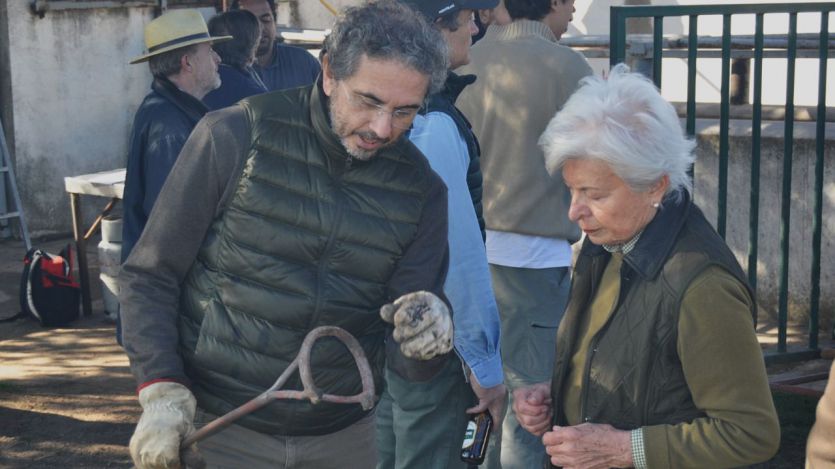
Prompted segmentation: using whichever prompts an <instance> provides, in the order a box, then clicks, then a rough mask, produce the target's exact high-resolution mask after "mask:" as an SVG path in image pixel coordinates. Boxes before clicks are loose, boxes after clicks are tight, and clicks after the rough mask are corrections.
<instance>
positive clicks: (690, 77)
mask: <svg viewBox="0 0 835 469" xmlns="http://www.w3.org/2000/svg"><path fill="white" fill-rule="evenodd" d="M833 10H835V3H801V2H798V3H781V4H748V5H743V4H726V5H692V6H622V7H611V17H610V21H611V22H610V38H611V42H610V55H609V60H610V64H611V65H615V64H618V63H621V62H623V61H624V59H625V58H626V47H627V37H626V20H627V18H652V19H653V21H652V23H653V34H652V45H651V51H652V66H651V69H652V71H651V78H652V79H653V81H654V82H655V84H656V86H658V87H659V89H660V88H661V76H662V75H661V74H662V57H663V52H664V46H665V45H668V43H669V41H666V44H665V38H664V26H663V20H664V18H665V17H687V18H688V20H689V28H688V32H687V35H686V36H687V102H686V109H687V115H686V124H685V128H686V131H687V133H688V134H689V135H691V136H693V135H695V131H696V65H697V53H698V51H699V47H700V45H699V36H698V19H699V16H704V15H721V16H722V36H721V42H720V43H719V44H718V46H719V47H721V63H722V67H721V90H720V93H721V97H720V105H719V126H720V127H719V129H720V130H719V169H718V179H719V180H718V197H717V202H718V207H717V224H716V226H717V231H718V232H719V234H720V235H721V236H722V237H723V238H724V237H725V234H726V229H727V201H728V153H729V147H730V142H729V120H730V86H731V84H730V75H731V63H730V59H731V45H732V42H734V41H735V40H736V42H737V43H738V42H739V38H736V39H735V37H734V36H733V35H732V34H731V24H732V21H731V20H732V17H733V15H741V14H748V15H751V14H753V15H755V18H756V23H755V33H754V36H753V38H751V37H750V36H747V37H745V38H744V39H745V40H746V41H748V44H749V47H750V48H751V49H753V60H754V78H753V116H752V119H751V120H752V154H751V189H750V201H749V203H750V213H749V241H748V278H749V281H750V283H751V286H752V288H753V289H754V291H756V288H757V268H756V266H757V256H758V245H757V242H758V234H759V225H758V224H759V197H760V187H759V179H760V144H761V129H762V93H763V90H762V78H763V76H762V75H763V73H762V71H763V57H764V52H765V50H766V49H773V48H775V47H776V48H785V51H786V55H785V57H786V59H785V60H786V65H787V73H786V102H785V127H784V128H785V130H784V132H785V133H784V147H783V168H782V196H781V215H780V220H781V221H780V262H779V274H780V280H779V301H778V302H779V305H778V314H777V316H778V318H777V319H778V337H777V352H776V353H775V354H767V355H766V360H767V361H768V362H778V361H788V360H802V359H807V358H812V357H817V356H819V353H820V350H819V346H818V334H819V318H820V311H819V308H820V271H821V233H822V210H823V174H824V143H825V142H824V139H825V122H826V91H827V89H826V72H827V60H828V58H829V53H830V47H831V45H830V44H831V40H832V37H831V35H830V33H829V14H830V12H831V11H833ZM774 13H781V14H788V35H787V36H786V40H785V43H784V44H773V43H770V44H768V48H766V45H765V43H764V42H765V41H764V37H765V35H764V33H763V25H764V18H765V15H767V14H774ZM798 13H819V14H820V31H819V33H818V34H817V41H816V42H817V57H818V62H819V67H818V71H819V73H818V103H817V112H816V119H815V123H816V132H815V133H816V145H815V155H816V159H815V169H814V175H815V177H814V179H815V183H814V189H813V190H814V208H813V223H812V232H813V234H812V263H811V272H810V276H811V293H810V305H809V307H810V309H809V336H808V349H805V350H800V351H793V352H789V351H788V348H787V330H788V280H789V227H790V212H791V211H790V204H791V193H792V192H791V191H792V187H791V186H792V179H791V176H792V156H793V155H792V152H793V141H794V134H793V132H794V115H795V113H794V88H795V60H796V58H797V52H798V32H797V15H798ZM804 39H806V38H804ZM813 40H814V39H813ZM736 45H737V47H735V49H738V44H736ZM805 46H807V47H808V44H805ZM804 55H806V56H809V55H810V54H808V53H807V54H804Z"/></svg>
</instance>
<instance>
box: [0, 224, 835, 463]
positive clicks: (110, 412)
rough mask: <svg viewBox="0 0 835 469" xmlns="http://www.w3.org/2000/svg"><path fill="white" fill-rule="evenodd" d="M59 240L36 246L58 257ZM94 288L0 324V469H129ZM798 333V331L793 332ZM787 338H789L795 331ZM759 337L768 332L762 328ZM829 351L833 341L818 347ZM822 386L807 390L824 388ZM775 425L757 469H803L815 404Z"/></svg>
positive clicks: (2, 282)
mask: <svg viewBox="0 0 835 469" xmlns="http://www.w3.org/2000/svg"><path fill="white" fill-rule="evenodd" d="M67 242H68V240H67V239H63V240H57V241H51V242H46V243H44V242H41V243H38V246H39V247H43V248H45V249H47V250H48V251H50V252H58V251H59V250H60V249H61V247H62V246H63V245H65V244H66V243H67ZM88 251H89V256H88V257H89V260H90V264H91V278H92V279H93V280H96V279H97V276H98V270H97V266H96V254H95V243H91V246H90V248H89V250H88ZM23 255H24V249H23V247H22V245H21V243H19V242H18V243H14V242H9V241H0V319H2V318H4V317H9V316H12V315H14V314H15V313H16V312H17V311H19V306H18V298H17V291H18V287H19V281H20V270H21V268H22V267H21V260H22V258H23ZM99 288H100V287H99V284H98V283H94V284H93V300H94V302H93V310H94V313H93V315H92V316H87V317H82V318H81V319H79V320H78V321H76V322H75V323H73V325H72V327H70V328H66V329H43V328H41V327H40V326H39V325H38V324H37V323H36V322H35V321H34V320H31V319H28V318H24V319H18V320H16V321H14V322H6V323H0V469H6V468H14V469H17V468H27V469H29V468H32V469H40V468H44V469H46V468H49V469H52V468H129V467H131V463H130V457H129V455H128V451H127V443H128V440H129V439H130V435H131V433H132V431H133V427H134V425H135V422H136V420H137V419H138V418H139V414H140V410H141V409H140V408H139V406H138V404H137V403H136V396H135V393H134V386H135V384H134V382H133V378H132V376H131V374H130V371H129V369H128V360H127V358H126V357H125V355H124V353H123V352H122V350H121V348H120V347H119V346H118V345H117V344H116V341H115V338H114V324H113V322H112V321H110V320H108V319H107V318H106V316H105V315H103V314H102V302H101V299H100V296H101V293H100V291H99ZM795 334H796V335H798V336H799V337H801V338H802V337H803V336H804V334H803V331H802V330H800V331H797V332H796V333H795ZM795 334H792V335H795ZM760 340H761V342H762V343H763V344H764V346H767V344H768V343H769V342H774V340H775V338H774V332H773V330H770V329H769V327H768V326H761V327H760ZM822 344H823V346H824V347H829V348H831V347H832V344H831V342H829V343H822ZM829 363H830V362H829V361H827V360H815V361H812V362H806V363H803V364H800V365H794V366H786V365H783V366H779V367H772V368H770V369H769V372H770V374H771V378H772V379H775V378H777V377H778V375H777V373H780V374H781V375H780V376H782V375H787V376H792V375H796V374H811V373H815V372H820V371H825V370H828V366H829ZM823 384H825V382H819V383H816V384H812V385H811V386H812V387H813V388H815V387H816V388H818V389H822V388H823ZM775 402H776V403H777V405H778V411H779V413H780V417H781V422H782V425H783V444H782V446H781V449H780V453H779V454H778V456H777V457H776V458H775V459H774V460H772V461H770V462H769V463H766V464H764V465H761V466H758V467H768V468H786V469H789V468H799V467H803V455H804V443H805V440H806V433H807V432H808V428H809V426H810V425H811V422H812V420H813V418H814V406H815V402H816V401H815V400H814V398H812V399H809V398H804V397H796V396H790V397H785V396H783V397H780V396H777V395H775Z"/></svg>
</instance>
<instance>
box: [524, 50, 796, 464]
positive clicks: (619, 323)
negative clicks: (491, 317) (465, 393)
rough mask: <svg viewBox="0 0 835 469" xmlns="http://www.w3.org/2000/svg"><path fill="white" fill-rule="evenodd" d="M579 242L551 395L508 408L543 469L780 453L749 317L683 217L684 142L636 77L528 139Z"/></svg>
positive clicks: (745, 289) (697, 213) (600, 85)
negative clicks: (538, 450) (562, 197)
mask: <svg viewBox="0 0 835 469" xmlns="http://www.w3.org/2000/svg"><path fill="white" fill-rule="evenodd" d="M540 144H541V146H542V147H543V149H544V151H545V158H546V165H547V167H548V170H549V171H550V172H552V173H556V172H559V171H561V173H562V177H563V179H564V181H565V183H566V185H567V186H568V188H569V190H570V192H571V207H570V209H569V217H570V218H571V219H572V220H573V221H574V222H575V223H577V224H578V225H579V226H580V228H581V229H582V230H583V232H584V233H585V235H586V236H585V240H584V242H583V246H582V249H581V250H580V253H579V256H578V259H577V261H576V264H575V267H574V273H573V280H572V286H571V297H570V300H569V304H568V307H567V309H566V312H565V316H564V317H563V320H562V323H561V324H560V328H559V332H558V336H557V350H556V363H555V365H554V374H553V377H552V380H551V382H550V383H540V384H536V385H534V386H531V387H528V388H525V389H523V390H519V391H517V392H516V393H515V394H514V402H513V406H514V409H515V410H516V413H517V416H519V420H520V422H521V424H522V426H523V427H524V428H525V429H526V430H528V431H529V432H531V433H533V434H535V435H542V439H543V443H544V444H545V446H546V449H547V452H548V455H549V457H550V463H551V464H552V465H555V466H563V467H567V468H590V467H633V466H634V467H650V468H667V467H676V468H678V467H710V468H719V467H737V466H744V465H748V464H754V463H757V462H761V461H764V460H766V459H768V458H770V457H771V456H772V455H773V454H774V453H775V452H776V451H777V448H778V445H779V442H780V428H779V422H778V420H777V413H776V411H775V409H774V404H773V402H772V399H771V394H770V392H769V388H768V381H767V377H766V372H765V365H764V362H763V357H762V352H761V350H760V346H759V344H758V342H757V338H756V335H755V332H754V327H753V320H752V315H753V313H754V312H755V308H756V303H755V301H754V299H753V295H752V292H751V289H750V288H749V286H748V284H747V281H746V277H745V274H744V273H743V271H742V269H741V268H740V266H739V264H738V263H737V261H736V258H735V257H734V255H733V253H732V252H731V251H730V249H729V248H728V247H727V245H726V244H725V243H724V241H723V240H722V239H721V238H720V237H719V236H718V235H717V233H716V231H715V230H714V229H713V227H712V226H711V225H710V224H709V223H708V221H707V220H706V219H705V217H704V215H702V212H701V210H699V208H698V207H697V206H696V205H695V204H694V203H693V201H692V198H691V195H690V192H691V182H690V178H689V176H688V174H687V171H688V169H689V168H690V167H691V165H692V163H693V159H694V157H693V147H694V144H693V142H692V141H689V140H687V139H686V138H685V136H684V134H683V132H682V129H681V126H680V123H679V119H678V117H677V116H676V113H675V110H674V109H673V107H672V106H671V105H670V104H669V103H667V102H666V101H665V100H664V99H663V98H662V97H661V95H660V94H659V93H658V91H657V89H656V88H655V87H654V86H653V85H652V83H651V82H650V81H649V80H647V79H646V78H644V77H642V76H640V75H638V74H633V73H629V69H628V68H627V67H626V66H623V65H619V66H617V67H615V68H614V69H613V70H612V71H611V73H610V75H609V77H608V79H602V78H597V77H590V78H588V79H586V80H585V81H584V83H583V86H581V88H580V89H579V90H578V91H577V92H576V93H575V94H574V95H573V96H572V97H571V99H569V101H568V102H567V103H566V105H565V106H564V108H563V109H562V111H560V112H559V113H558V114H557V115H556V116H555V117H554V118H553V120H552V121H551V122H550V124H549V125H548V127H547V129H546V130H545V133H544V134H543V135H542V137H541V139H540Z"/></svg>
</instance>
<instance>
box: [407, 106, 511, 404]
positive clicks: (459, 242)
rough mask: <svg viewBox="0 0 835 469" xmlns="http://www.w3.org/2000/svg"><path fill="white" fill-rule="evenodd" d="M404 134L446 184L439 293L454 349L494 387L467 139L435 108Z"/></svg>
mask: <svg viewBox="0 0 835 469" xmlns="http://www.w3.org/2000/svg"><path fill="white" fill-rule="evenodd" d="M409 138H410V140H411V141H412V143H414V144H415V146H417V147H418V148H419V149H420V151H421V152H423V154H424V155H426V159H427V160H429V164H430V166H432V169H433V170H435V172H436V173H438V175H439V176H440V177H441V179H443V181H444V183H445V184H446V185H447V190H448V193H447V201H448V202H447V203H448V207H449V208H448V213H449V224H448V243H449V270H448V272H447V277H446V283H445V284H444V293H445V294H446V296H447V298H448V299H449V301H450V303H451V305H452V310H453V323H454V326H455V350H456V352H458V354H459V356H460V357H461V358H462V360H463V361H464V363H465V364H466V365H467V366H468V367H469V368H470V369H471V370H472V372H473V374H474V375H475V377H476V379H477V380H478V383H479V384H480V385H481V386H483V387H493V386H496V385H498V384H500V383H501V382H502V379H503V378H502V362H501V355H500V353H499V324H500V323H499V310H498V307H497V306H496V300H495V296H494V295H493V288H492V286H491V283H490V271H489V268H488V266H487V256H486V253H485V249H484V244H483V242H482V238H481V232H480V230H479V226H478V221H477V219H476V214H475V209H474V208H473V202H472V199H471V197H470V192H469V189H468V187H467V168H468V166H469V163H470V157H469V153H468V151H467V144H466V143H465V142H464V140H463V139H462V138H461V135H460V134H459V132H458V128H457V126H456V125H455V122H454V121H453V120H452V118H451V117H449V116H448V115H446V114H444V113H441V112H430V113H428V114H426V115H418V116H417V117H415V122H414V124H413V128H412V131H411V134H410V137H409Z"/></svg>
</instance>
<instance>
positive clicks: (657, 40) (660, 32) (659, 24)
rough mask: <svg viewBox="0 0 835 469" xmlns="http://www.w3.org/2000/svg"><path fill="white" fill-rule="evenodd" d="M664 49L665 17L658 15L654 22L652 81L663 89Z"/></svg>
mask: <svg viewBox="0 0 835 469" xmlns="http://www.w3.org/2000/svg"><path fill="white" fill-rule="evenodd" d="M663 50H664V17H663V16H656V17H655V18H654V20H653V22H652V81H653V82H655V86H657V87H658V89H659V90H660V89H661V60H662V52H663Z"/></svg>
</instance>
